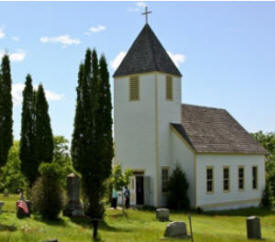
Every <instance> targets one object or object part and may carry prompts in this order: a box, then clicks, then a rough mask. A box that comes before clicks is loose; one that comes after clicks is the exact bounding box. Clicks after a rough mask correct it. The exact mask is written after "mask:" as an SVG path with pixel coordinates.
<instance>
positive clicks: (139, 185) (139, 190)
mask: <svg viewBox="0 0 275 242" xmlns="http://www.w3.org/2000/svg"><path fill="white" fill-rule="evenodd" d="M143 184H144V177H143V176H136V204H137V205H143V204H144V186H143Z"/></svg>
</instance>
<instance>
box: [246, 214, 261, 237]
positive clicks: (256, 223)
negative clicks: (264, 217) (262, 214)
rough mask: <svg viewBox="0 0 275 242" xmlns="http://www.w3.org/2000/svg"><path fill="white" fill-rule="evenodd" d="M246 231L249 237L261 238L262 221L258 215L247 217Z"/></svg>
mask: <svg viewBox="0 0 275 242" xmlns="http://www.w3.org/2000/svg"><path fill="white" fill-rule="evenodd" d="M246 231H247V238H248V239H261V238H262V235H261V223H260V219H259V218H258V217H256V216H251V217H248V218H247V219H246Z"/></svg>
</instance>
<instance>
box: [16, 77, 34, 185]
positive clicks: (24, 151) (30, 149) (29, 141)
mask: <svg viewBox="0 0 275 242" xmlns="http://www.w3.org/2000/svg"><path fill="white" fill-rule="evenodd" d="M34 93H35V92H34V90H33V86H32V78H31V76H30V75H27V77H26V82H25V88H24V91H23V105H22V117H21V139H20V152H19V156H20V160H21V171H22V173H23V174H24V175H25V176H26V178H27V179H28V181H29V185H30V186H32V185H33V183H34V181H35V180H36V178H37V177H38V175H39V172H38V167H39V162H38V160H37V153H36V147H35V145H36V135H35V111H34V106H35V105H34V97H35V95H34Z"/></svg>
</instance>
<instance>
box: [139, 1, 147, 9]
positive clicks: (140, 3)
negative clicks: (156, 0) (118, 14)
mask: <svg viewBox="0 0 275 242" xmlns="http://www.w3.org/2000/svg"><path fill="white" fill-rule="evenodd" d="M136 5H137V6H138V7H140V8H145V7H146V6H147V5H146V3H145V2H137V3H136Z"/></svg>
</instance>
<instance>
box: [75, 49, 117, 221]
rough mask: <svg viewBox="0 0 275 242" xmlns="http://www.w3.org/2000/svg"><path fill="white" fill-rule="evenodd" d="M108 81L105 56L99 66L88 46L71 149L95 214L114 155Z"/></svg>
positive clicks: (100, 209)
mask: <svg viewBox="0 0 275 242" xmlns="http://www.w3.org/2000/svg"><path fill="white" fill-rule="evenodd" d="M108 81H109V74H108V70H107V64H106V61H105V58H102V60H101V64H100V68H99V63H98V58H97V53H96V51H95V50H93V51H92V52H91V51H90V50H89V49H88V50H87V52H86V56H85V62H84V64H81V65H80V68H79V73H78V87H77V105H76V114H75V121H74V133H73V139H72V149H71V153H72V158H73V164H74V167H75V169H76V170H77V171H79V172H80V173H81V174H82V185H83V191H84V194H85V195H86V198H87V203H88V204H87V205H88V206H87V211H86V214H87V215H88V216H90V217H98V218H99V217H102V215H103V213H104V207H103V206H102V204H101V200H102V197H103V194H104V185H103V184H104V181H105V179H106V178H107V177H108V176H109V175H110V173H111V159H112V156H113V151H112V143H113V141H112V131H111V126H112V118H111V113H109V112H111V103H108V100H109V102H111V98H110V89H109V83H108ZM101 101H102V103H100V102H101ZM104 118H106V119H104ZM107 127H108V128H107ZM106 129H108V131H106ZM110 138H111V140H110ZM110 144H111V145H110ZM105 146H106V147H105ZM108 147H111V151H110V149H109V148H108ZM107 151H108V152H109V153H108V152H107ZM107 153H108V154H107ZM110 157H111V158H110Z"/></svg>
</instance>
